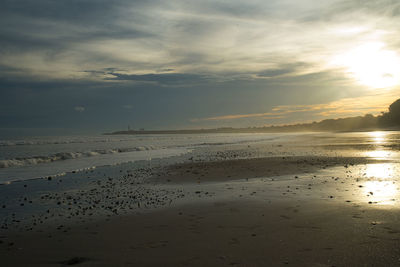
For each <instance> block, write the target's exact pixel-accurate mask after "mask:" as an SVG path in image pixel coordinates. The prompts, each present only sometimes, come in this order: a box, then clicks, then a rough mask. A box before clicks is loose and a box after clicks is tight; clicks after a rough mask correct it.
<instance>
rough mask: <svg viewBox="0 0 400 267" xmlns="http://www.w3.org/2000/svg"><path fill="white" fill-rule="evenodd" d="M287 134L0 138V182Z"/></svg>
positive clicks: (60, 173)
mask: <svg viewBox="0 0 400 267" xmlns="http://www.w3.org/2000/svg"><path fill="white" fill-rule="evenodd" d="M284 136H287V135H282V134H236V133H235V134H186V135H184V134H182V135H179V134H174V135H91V136H77V135H74V136H45V137H44V136H41V137H25V138H22V139H21V138H19V139H13V138H8V139H3V140H0V184H8V183H11V182H15V181H21V180H29V179H36V178H47V177H49V176H60V175H64V174H65V173H68V172H72V171H82V170H86V169H91V168H96V167H99V166H111V165H117V164H121V163H126V162H135V161H141V160H151V159H157V158H167V157H171V156H177V155H182V154H185V153H188V152H191V151H192V150H193V149H196V148H199V147H208V146H216V145H229V144H243V143H254V142H261V141H274V140H277V139H282V138H283V137H284Z"/></svg>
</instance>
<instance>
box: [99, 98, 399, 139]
mask: <svg viewBox="0 0 400 267" xmlns="http://www.w3.org/2000/svg"><path fill="white" fill-rule="evenodd" d="M374 130H400V99H398V100H396V101H395V102H393V103H392V104H391V105H390V106H389V111H388V112H382V114H381V115H378V116H374V115H372V114H366V115H364V116H356V117H348V118H339V119H327V120H322V121H319V122H312V123H300V124H290V125H279V126H265V127H247V128H231V127H223V128H214V129H187V130H144V129H141V130H127V131H116V132H112V133H106V134H108V135H118V134H206V133H280V132H328V131H329V132H332V131H335V132H353V131H374Z"/></svg>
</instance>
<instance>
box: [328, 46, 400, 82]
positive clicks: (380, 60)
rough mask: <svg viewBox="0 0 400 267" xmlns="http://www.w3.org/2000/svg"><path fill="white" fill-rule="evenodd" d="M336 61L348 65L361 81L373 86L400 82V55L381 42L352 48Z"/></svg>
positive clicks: (355, 76) (352, 73)
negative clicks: (386, 47)
mask: <svg viewBox="0 0 400 267" xmlns="http://www.w3.org/2000/svg"><path fill="white" fill-rule="evenodd" d="M334 63H335V64H338V65H340V66H344V67H346V68H347V70H348V72H349V73H350V74H351V75H352V76H353V77H354V78H355V79H356V80H357V81H358V82H359V83H361V84H363V85H366V86H368V87H371V88H390V87H393V86H395V85H397V84H399V83H400V73H399V70H400V57H399V56H398V55H397V53H396V52H395V51H391V50H388V49H385V45H384V44H383V43H380V42H371V43H366V44H364V45H361V46H359V47H357V48H355V49H352V50H350V51H349V52H347V53H344V54H343V55H340V56H338V57H337V58H336V59H335V60H334Z"/></svg>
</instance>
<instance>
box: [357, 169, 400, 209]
mask: <svg viewBox="0 0 400 267" xmlns="http://www.w3.org/2000/svg"><path fill="white" fill-rule="evenodd" d="M395 174H396V170H395V165H394V164H392V163H377V164H368V165H366V168H365V170H364V173H363V176H364V177H365V178H367V179H368V180H367V181H365V182H364V183H363V185H362V188H363V190H362V194H363V196H361V197H367V200H368V203H370V204H372V203H373V204H381V205H394V204H395V200H396V198H397V197H398V195H399V192H398V186H397V184H396V181H394V180H393V178H394V177H395Z"/></svg>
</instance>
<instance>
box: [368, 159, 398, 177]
mask: <svg viewBox="0 0 400 267" xmlns="http://www.w3.org/2000/svg"><path fill="white" fill-rule="evenodd" d="M393 175H394V166H393V164H391V163H376V164H368V165H367V166H366V168H365V171H364V176H365V177H366V178H375V179H388V178H391V177H393Z"/></svg>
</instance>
